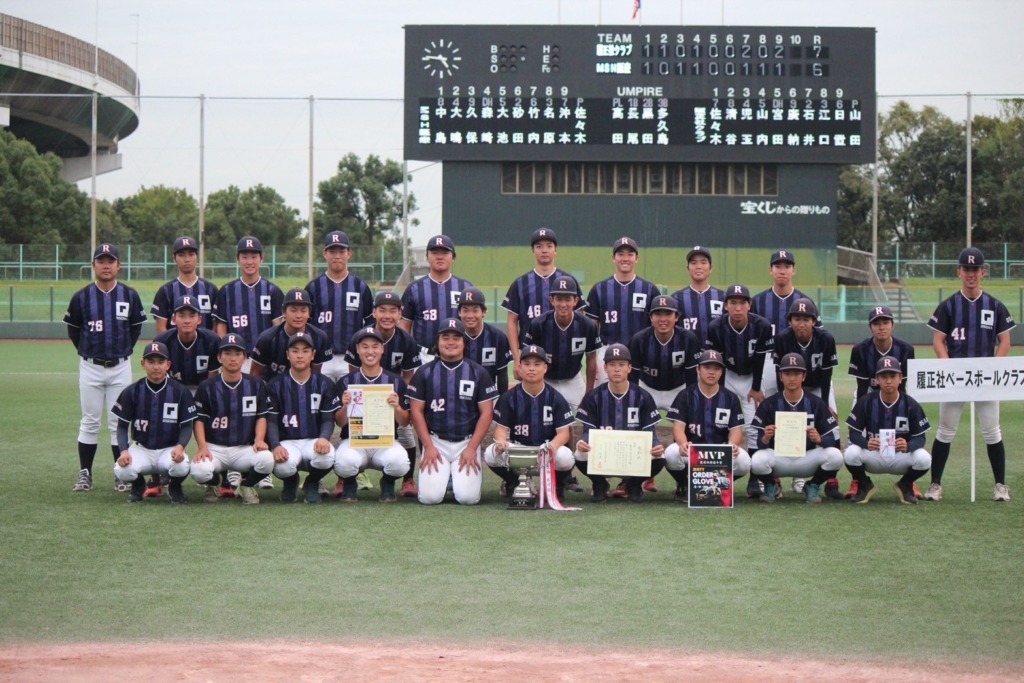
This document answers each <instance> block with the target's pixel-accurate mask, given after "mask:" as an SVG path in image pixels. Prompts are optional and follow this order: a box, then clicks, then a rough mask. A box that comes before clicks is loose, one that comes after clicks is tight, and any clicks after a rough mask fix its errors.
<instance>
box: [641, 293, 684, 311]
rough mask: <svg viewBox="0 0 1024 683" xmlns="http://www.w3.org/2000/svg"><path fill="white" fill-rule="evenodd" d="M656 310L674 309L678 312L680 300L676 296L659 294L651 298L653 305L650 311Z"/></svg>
mask: <svg viewBox="0 0 1024 683" xmlns="http://www.w3.org/2000/svg"><path fill="white" fill-rule="evenodd" d="M655 311H672V312H674V313H678V312H679V302H678V301H676V298H675V297H674V296H669V295H667V294H659V295H658V296H656V297H654V298H653V299H651V306H650V309H649V310H648V313H654V312H655Z"/></svg>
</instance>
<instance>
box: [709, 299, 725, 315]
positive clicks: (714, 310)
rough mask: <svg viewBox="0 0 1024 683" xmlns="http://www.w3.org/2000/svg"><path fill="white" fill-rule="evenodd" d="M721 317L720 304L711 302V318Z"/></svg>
mask: <svg viewBox="0 0 1024 683" xmlns="http://www.w3.org/2000/svg"><path fill="white" fill-rule="evenodd" d="M721 315H722V302H721V301H712V302H711V317H712V318H717V317H719V316H721Z"/></svg>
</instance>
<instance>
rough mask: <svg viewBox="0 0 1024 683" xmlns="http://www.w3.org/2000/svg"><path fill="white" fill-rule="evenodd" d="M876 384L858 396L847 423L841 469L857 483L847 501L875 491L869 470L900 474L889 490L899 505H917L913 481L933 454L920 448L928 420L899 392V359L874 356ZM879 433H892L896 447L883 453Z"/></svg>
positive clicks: (862, 499) (867, 496)
mask: <svg viewBox="0 0 1024 683" xmlns="http://www.w3.org/2000/svg"><path fill="white" fill-rule="evenodd" d="M875 381H876V382H878V391H871V392H868V394H867V395H866V396H862V397H860V398H859V399H858V400H857V404H856V405H855V406H854V407H853V412H852V413H851V414H850V417H849V418H847V420H846V424H848V425H849V426H850V445H849V446H848V447H847V448H846V453H844V455H843V458H844V460H846V469H848V470H850V474H852V475H853V478H854V480H855V481H856V482H857V493H856V494H855V495H854V496H853V498H852V499H851V500H852V501H853V502H854V503H867V502H868V501H869V500H871V497H872V496H873V495H875V491H876V490H877V489H876V488H875V484H874V482H872V481H871V477H869V476H868V475H867V473H868V472H871V473H872V474H899V475H902V476H901V477H900V479H899V481H897V482H896V483H895V484H894V488H895V489H896V493H897V495H899V497H900V502H901V503H903V504H905V505H916V504H917V496H916V495H915V494H914V482H915V481H917V480H918V479H920V478H921V477H922V476H924V474H925V473H926V472H927V471H928V468H930V467H931V466H932V456H931V454H930V453H929V452H928V451H926V450H925V449H924V445H925V434H927V433H928V427H929V424H928V418H927V417H926V416H925V414H924V410H922V409H921V406H920V404H918V402H917V401H915V400H914V399H913V398H911V397H910V396H907V395H906V394H904V393H901V392H900V382H902V381H903V373H902V370H901V368H900V360H899V358H895V357H892V356H882V357H881V358H879V359H878V362H877V363H876V366H875ZM882 429H893V430H895V431H896V447H895V449H894V450H893V451H891V452H889V453H886V452H884V451H883V450H882V447H881V442H880V441H879V431H880V430H882Z"/></svg>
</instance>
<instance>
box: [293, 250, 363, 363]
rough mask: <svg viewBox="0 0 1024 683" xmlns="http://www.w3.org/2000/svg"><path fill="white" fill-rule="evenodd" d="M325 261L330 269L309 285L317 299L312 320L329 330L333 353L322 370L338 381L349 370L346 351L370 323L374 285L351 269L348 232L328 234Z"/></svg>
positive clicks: (327, 331)
mask: <svg viewBox="0 0 1024 683" xmlns="http://www.w3.org/2000/svg"><path fill="white" fill-rule="evenodd" d="M323 255H324V261H326V262H327V271H326V272H325V273H323V274H322V275H320V277H318V278H316V279H315V280H310V281H309V283H308V284H307V285H306V291H307V292H308V293H309V299H310V301H311V302H312V303H313V314H312V316H311V318H310V320H312V321H313V324H314V325H316V326H317V327H318V328H320V329H321V330H323V331H324V332H326V333H327V338H328V339H329V340H330V343H331V350H332V357H331V359H330V360H329V361H327V362H325V363H324V364H323V366H321V368H320V372H322V373H323V374H325V375H327V376H328V377H330V378H331V379H332V380H334V381H335V382H337V381H338V379H339V378H341V376H342V375H344V374H345V373H346V372H348V362H347V361H346V360H345V351H347V350H348V342H349V339H350V338H351V337H352V333H353V332H355V331H356V330H358V329H359V328H360V327H362V326H363V325H367V324H370V322H371V317H372V315H373V296H372V295H371V294H370V288H369V287H368V286H367V285H366V283H365V282H363V281H362V280H361V279H359V278H358V277H357V276H356V275H354V274H352V273H350V272H349V270H348V262H349V259H350V258H352V248H351V247H350V246H349V240H348V235H346V234H345V233H343V232H341V231H340V230H335V231H334V232H329V233H327V235H325V236H324V250H323Z"/></svg>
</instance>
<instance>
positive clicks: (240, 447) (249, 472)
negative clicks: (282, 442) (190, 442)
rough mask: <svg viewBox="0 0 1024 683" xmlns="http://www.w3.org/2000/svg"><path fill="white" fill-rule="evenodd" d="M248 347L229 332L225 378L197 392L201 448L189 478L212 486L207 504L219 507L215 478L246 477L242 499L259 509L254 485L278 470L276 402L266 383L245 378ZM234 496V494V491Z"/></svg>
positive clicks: (223, 357)
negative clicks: (273, 439)
mask: <svg viewBox="0 0 1024 683" xmlns="http://www.w3.org/2000/svg"><path fill="white" fill-rule="evenodd" d="M246 345H247V342H246V341H245V339H244V338H243V337H242V335H240V334H235V333H234V332H229V333H228V334H226V335H224V337H222V338H221V340H220V350H219V351H218V354H217V355H218V360H219V361H220V365H221V373H220V376H219V377H211V378H210V379H208V380H206V381H205V382H203V383H202V384H200V385H199V389H198V390H197V391H196V396H195V402H196V414H197V415H198V419H197V420H196V421H195V423H194V424H195V437H196V446H197V447H198V449H199V450H197V451H196V455H195V457H194V458H193V460H192V468H191V471H190V472H189V475H190V476H191V477H192V479H194V480H195V482H196V483H198V484H200V485H203V486H206V492H205V494H204V495H203V500H204V501H205V502H207V503H216V502H217V500H218V491H217V487H216V484H215V482H214V478H215V475H218V474H224V473H226V472H227V471H228V470H232V471H234V472H241V473H243V476H242V479H241V484H240V485H239V487H238V494H239V495H240V496H241V498H242V502H243V503H245V504H246V505H258V504H259V502H260V497H259V495H258V494H257V493H256V489H255V488H254V486H255V485H256V482H258V481H260V480H261V479H263V478H264V477H266V476H267V475H269V474H271V473H272V472H273V471H274V454H273V453H271V452H270V447H269V446H268V445H267V442H266V435H267V416H268V415H269V414H270V401H269V400H268V398H267V387H266V385H265V384H264V383H263V380H259V379H255V378H253V377H249V376H248V375H245V374H243V373H242V366H243V365H244V364H245V360H246V359H245V348H246ZM231 494H232V496H233V495H234V492H233V491H232V492H231Z"/></svg>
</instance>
